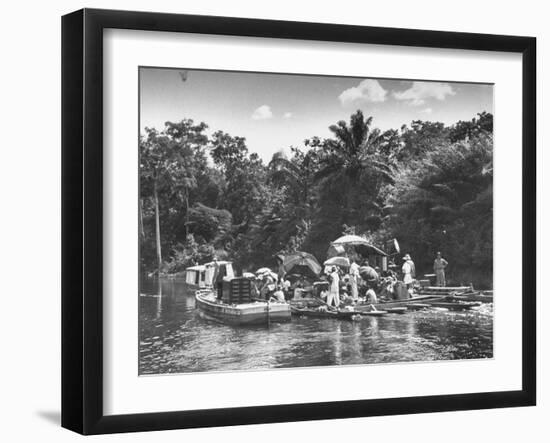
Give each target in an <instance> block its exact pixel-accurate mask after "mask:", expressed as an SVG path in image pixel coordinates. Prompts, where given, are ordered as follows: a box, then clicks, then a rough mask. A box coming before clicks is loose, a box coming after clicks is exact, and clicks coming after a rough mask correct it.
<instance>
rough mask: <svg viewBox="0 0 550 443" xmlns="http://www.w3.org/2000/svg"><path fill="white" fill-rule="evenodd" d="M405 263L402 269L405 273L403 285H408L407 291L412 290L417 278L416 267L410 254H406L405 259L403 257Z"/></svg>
mask: <svg viewBox="0 0 550 443" xmlns="http://www.w3.org/2000/svg"><path fill="white" fill-rule="evenodd" d="M403 261H404V263H403V266H402V267H401V272H402V273H403V283H405V285H407V289H410V288H411V287H412V285H413V280H414V278H415V276H416V270H415V267H414V262H413V261H412V259H411V256H410V255H409V254H406V255H405V257H403Z"/></svg>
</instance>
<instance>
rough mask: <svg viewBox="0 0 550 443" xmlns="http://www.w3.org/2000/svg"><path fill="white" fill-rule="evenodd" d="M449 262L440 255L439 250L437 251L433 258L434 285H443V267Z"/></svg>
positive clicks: (444, 283)
mask: <svg viewBox="0 0 550 443" xmlns="http://www.w3.org/2000/svg"><path fill="white" fill-rule="evenodd" d="M448 264H449V262H448V261H447V260H445V259H444V258H443V257H441V252H438V253H437V256H436V257H435V260H434V272H435V285H436V286H445V285H446V284H447V283H446V282H445V268H446V267H447V265H448Z"/></svg>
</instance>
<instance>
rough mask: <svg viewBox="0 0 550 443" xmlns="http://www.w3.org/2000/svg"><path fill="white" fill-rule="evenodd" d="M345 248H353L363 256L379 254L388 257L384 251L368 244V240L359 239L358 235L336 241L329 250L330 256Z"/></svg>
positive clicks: (343, 237) (345, 236) (347, 236)
mask: <svg viewBox="0 0 550 443" xmlns="http://www.w3.org/2000/svg"><path fill="white" fill-rule="evenodd" d="M345 246H353V247H354V248H355V250H356V251H357V252H359V253H361V254H363V255H369V254H377V255H383V256H387V255H388V254H386V253H385V252H384V251H382V250H381V249H379V248H377V247H376V246H374V245H372V244H371V243H369V242H368V240H367V239H365V238H363V237H359V236H358V235H344V236H342V237H340V238H338V239H336V240H334V241H333V242H332V243H331V245H330V248H329V251H328V253H329V255H335V254H334V252H336V251H338V250H339V249H341V248H343V247H345Z"/></svg>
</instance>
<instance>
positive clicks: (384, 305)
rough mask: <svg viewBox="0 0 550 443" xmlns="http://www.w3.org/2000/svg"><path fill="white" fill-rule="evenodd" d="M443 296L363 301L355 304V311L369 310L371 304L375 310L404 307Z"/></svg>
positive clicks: (439, 298) (440, 298)
mask: <svg viewBox="0 0 550 443" xmlns="http://www.w3.org/2000/svg"><path fill="white" fill-rule="evenodd" d="M443 299H444V297H442V296H439V295H419V296H414V297H411V298H406V299H401V300H385V301H380V302H379V303H363V304H358V305H355V310H356V311H370V310H371V309H372V306H374V307H375V308H376V309H377V310H380V311H387V310H388V309H391V308H406V307H407V306H409V305H411V304H412V305H414V304H418V303H429V302H430V301H436V300H443Z"/></svg>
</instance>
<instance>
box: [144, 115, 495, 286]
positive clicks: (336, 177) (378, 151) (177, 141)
mask: <svg viewBox="0 0 550 443" xmlns="http://www.w3.org/2000/svg"><path fill="white" fill-rule="evenodd" d="M207 129H208V127H207V124H206V123H202V122H201V123H196V122H193V121H192V120H189V119H183V120H181V121H179V122H167V123H166V124H165V127H164V128H162V129H160V130H159V129H156V128H147V129H146V130H145V132H144V134H142V137H141V139H140V146H139V149H140V202H139V203H140V209H139V210H140V214H139V220H140V266H141V268H142V271H144V272H147V273H150V272H166V273H175V272H180V271H183V270H184V269H185V268H186V267H187V266H190V265H192V264H195V263H203V262H205V261H209V260H211V259H212V258H213V256H214V255H216V256H217V257H218V258H220V259H229V260H233V262H234V263H235V265H236V267H237V269H244V270H254V269H256V268H257V267H259V266H266V265H267V266H269V265H273V264H274V262H275V258H274V256H275V255H276V254H278V253H288V252H292V251H295V250H302V251H307V252H311V253H312V254H314V255H315V256H316V257H317V258H318V259H319V260H320V261H323V260H324V259H325V257H326V252H327V249H328V247H329V243H330V241H331V240H334V239H335V238H337V237H338V236H340V235H341V234H342V233H355V234H359V235H365V236H366V237H367V238H369V239H370V240H371V241H372V242H373V243H374V244H376V245H378V246H381V247H382V248H383V246H384V244H385V243H386V242H387V241H388V240H390V239H393V238H397V239H398V241H399V243H400V245H401V249H402V251H403V252H407V253H410V254H411V255H412V256H413V260H414V261H415V263H416V266H417V269H418V271H419V273H424V272H430V271H431V265H432V263H433V259H434V256H435V253H436V252H437V251H441V252H442V253H443V256H444V257H445V258H446V259H447V260H448V261H449V263H450V265H449V268H448V274H449V281H450V283H456V284H459V283H462V284H468V283H474V284H475V285H476V286H479V287H491V286H492V254H493V250H492V236H493V214H492V209H493V189H492V182H493V166H492V165H493V163H492V158H493V138H492V132H493V116H492V115H491V114H489V113H485V112H483V113H481V114H478V115H477V116H475V117H474V118H473V119H472V120H469V121H459V122H456V123H455V124H453V125H450V126H446V125H444V124H443V123H439V122H429V121H413V122H411V124H410V125H404V126H402V127H401V128H399V129H392V130H387V131H381V130H379V129H377V128H376V127H375V122H374V120H373V118H372V117H369V116H365V115H364V114H363V113H362V112H361V111H357V112H355V113H354V114H352V115H351V117H350V121H349V122H345V121H340V122H337V123H335V124H333V125H331V126H330V131H331V136H330V137H328V138H326V139H323V138H320V137H316V136H312V137H311V138H309V139H307V140H305V141H304V143H303V145H301V146H293V147H290V150H288V149H286V148H287V147H285V146H281V150H280V151H279V152H276V153H274V155H273V157H272V159H271V160H270V162H269V163H267V164H266V163H265V162H264V161H263V160H262V159H261V158H260V157H259V156H258V154H257V153H255V152H254V150H253V147H251V146H248V145H247V143H246V140H245V139H244V138H242V137H239V136H237V135H233V134H227V133H224V132H222V131H217V132H214V133H212V134H211V135H207Z"/></svg>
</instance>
